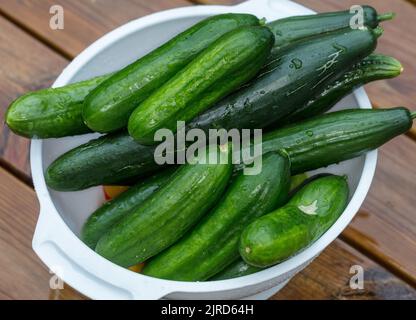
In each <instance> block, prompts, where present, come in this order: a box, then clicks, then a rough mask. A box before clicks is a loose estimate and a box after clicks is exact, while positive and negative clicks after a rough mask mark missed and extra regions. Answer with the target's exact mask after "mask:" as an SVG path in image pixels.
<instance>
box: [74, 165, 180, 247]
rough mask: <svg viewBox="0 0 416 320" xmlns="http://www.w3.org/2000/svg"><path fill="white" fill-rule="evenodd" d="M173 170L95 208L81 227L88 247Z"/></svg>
mask: <svg viewBox="0 0 416 320" xmlns="http://www.w3.org/2000/svg"><path fill="white" fill-rule="evenodd" d="M175 169H176V168H175ZM175 169H173V170H175ZM173 170H172V169H168V170H165V171H162V172H161V173H159V174H156V175H154V176H152V177H150V178H148V179H146V180H143V181H141V182H139V183H137V184H136V185H134V186H133V187H131V188H129V189H128V190H127V191H125V192H123V193H122V194H120V195H119V196H118V197H116V198H114V199H112V200H110V201H107V202H106V203H104V204H103V205H102V206H101V207H100V208H98V209H97V210H95V211H94V212H93V213H92V214H91V216H90V217H89V218H88V219H87V221H86V222H85V224H84V227H83V228H82V232H81V238H82V241H84V243H85V244H86V245H88V246H89V247H90V248H92V249H94V248H95V246H96V245H97V242H98V240H99V239H100V238H101V237H102V236H103V235H104V234H105V233H106V232H107V231H108V230H109V229H110V228H111V227H112V226H113V225H115V224H116V223H117V222H118V221H120V220H121V219H122V218H123V217H125V216H126V215H127V214H128V213H130V212H131V211H132V210H134V209H135V208H136V207H137V206H139V205H140V204H141V203H142V202H143V201H145V200H146V199H147V198H149V197H150V196H151V195H152V194H153V193H154V192H155V191H156V190H158V189H159V188H160V187H161V186H163V185H164V184H166V182H167V181H168V180H169V178H170V177H171V176H172V174H173Z"/></svg>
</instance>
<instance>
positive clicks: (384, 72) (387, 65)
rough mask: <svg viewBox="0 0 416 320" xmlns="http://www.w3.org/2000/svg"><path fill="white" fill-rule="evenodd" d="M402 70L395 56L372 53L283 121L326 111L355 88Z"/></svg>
mask: <svg viewBox="0 0 416 320" xmlns="http://www.w3.org/2000/svg"><path fill="white" fill-rule="evenodd" d="M402 71H403V67H402V65H401V63H400V62H399V61H397V60H396V59H394V58H393V57H389V56H385V55H382V54H371V55H369V56H368V57H366V58H365V59H364V60H362V61H360V62H358V63H357V64H356V65H355V66H353V67H352V68H351V70H350V71H348V72H346V73H344V74H342V75H341V76H340V77H338V78H337V79H336V80H335V81H334V82H332V83H330V84H329V85H328V86H327V87H326V88H325V89H324V90H323V91H322V92H321V93H319V94H318V95H317V96H315V97H314V98H312V99H311V100H309V101H308V102H307V103H306V104H305V105H304V106H303V107H301V108H298V109H296V110H295V111H294V112H293V113H292V114H290V115H289V116H288V117H287V118H285V119H283V120H282V123H292V122H295V121H299V120H302V119H307V118H310V117H312V116H316V115H319V114H321V113H324V112H326V111H328V110H330V109H331V108H332V107H333V106H334V105H335V104H336V103H337V102H339V101H340V100H341V99H342V98H344V97H345V96H346V95H347V94H349V93H351V92H352V91H353V90H354V89H355V88H357V87H360V86H362V85H364V84H366V83H369V82H372V81H376V80H381V79H388V78H394V77H397V76H398V75H400V73H401V72H402Z"/></svg>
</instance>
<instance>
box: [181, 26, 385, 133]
mask: <svg viewBox="0 0 416 320" xmlns="http://www.w3.org/2000/svg"><path fill="white" fill-rule="evenodd" d="M378 35H379V32H378V30H377V31H376V32H374V31H373V30H371V29H363V30H352V29H345V30H342V31H338V32H333V33H329V34H326V35H324V36H321V37H317V38H313V39H306V40H302V41H300V42H296V43H294V44H292V45H290V46H287V47H285V48H284V49H282V50H280V51H279V52H278V54H277V55H275V57H274V58H275V60H274V62H271V63H270V64H269V65H267V66H266V67H265V69H264V70H262V72H261V74H260V76H258V77H257V78H256V79H255V80H254V81H252V82H251V83H250V84H249V85H247V86H245V87H243V88H241V89H240V90H239V91H237V92H235V93H233V94H231V95H229V96H228V97H226V98H225V99H223V100H221V101H220V102H219V103H218V104H216V105H215V106H214V107H213V108H211V109H209V110H207V111H206V112H204V113H203V114H201V115H199V116H198V117H196V118H195V119H193V120H192V121H191V122H190V123H189V124H188V128H200V129H203V130H205V131H208V130H209V129H210V128H224V129H227V130H230V129H232V128H237V129H242V128H265V127H267V126H270V125H272V124H275V123H276V122H278V121H279V120H281V119H282V118H284V117H285V116H287V115H289V114H291V113H293V112H295V111H296V109H297V108H300V107H302V106H303V105H305V104H306V103H307V102H308V101H309V100H310V98H311V96H315V95H317V94H319V93H320V92H322V90H323V89H324V88H325V87H326V86H327V85H328V83H331V82H332V81H333V79H334V78H337V77H339V76H340V75H341V74H343V73H345V72H346V71H347V70H349V69H350V68H351V66H352V65H353V64H354V63H356V62H358V61H360V60H362V59H363V58H364V57H366V56H368V55H369V54H370V53H371V52H372V51H373V50H374V49H375V47H376V44H377V36H378Z"/></svg>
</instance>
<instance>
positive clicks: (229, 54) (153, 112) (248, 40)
mask: <svg viewBox="0 0 416 320" xmlns="http://www.w3.org/2000/svg"><path fill="white" fill-rule="evenodd" d="M273 42H274V38H273V34H272V33H271V32H270V30H269V29H268V28H266V27H244V28H239V29H237V30H233V31H231V32H229V33H227V34H225V35H224V36H222V37H221V38H220V39H218V40H217V41H215V42H214V43H212V44H211V45H210V46H209V47H208V48H207V49H206V50H204V51H203V52H202V53H201V54H200V55H199V56H198V57H196V58H195V59H194V60H193V61H192V62H190V63H189V64H188V65H187V66H186V67H185V68H183V69H182V70H181V71H180V72H179V73H177V74H176V75H175V76H174V77H173V78H172V79H170V80H169V81H168V82H166V83H165V84H164V85H162V86H161V87H160V88H159V89H158V90H156V91H155V92H154V93H153V94H152V95H151V96H150V97H149V98H148V99H146V100H145V101H144V102H142V103H141V104H140V105H139V106H138V108H137V109H135V110H134V112H133V113H132V115H131V116H130V119H129V123H128V130H129V134H130V135H131V136H132V137H133V138H135V139H136V140H137V141H139V142H140V143H143V144H154V143H155V141H154V134H155V132H156V131H157V130H159V129H170V130H172V131H173V132H175V131H176V126H177V121H188V120H191V119H192V118H194V117H195V116H196V115H198V114H200V113H201V112H202V111H204V110H205V109H207V108H209V107H211V106H212V105H213V104H214V103H216V102H217V101H218V100H219V99H221V98H223V97H224V96H225V95H227V94H229V93H230V92H232V91H234V90H235V89H236V88H238V87H239V86H241V85H242V84H244V83H245V82H246V81H247V80H249V79H251V78H252V77H253V76H255V75H256V73H257V72H258V71H259V70H260V68H261V67H262V66H263V64H264V63H265V61H266V59H267V58H268V56H269V54H270V50H271V48H272V45H273Z"/></svg>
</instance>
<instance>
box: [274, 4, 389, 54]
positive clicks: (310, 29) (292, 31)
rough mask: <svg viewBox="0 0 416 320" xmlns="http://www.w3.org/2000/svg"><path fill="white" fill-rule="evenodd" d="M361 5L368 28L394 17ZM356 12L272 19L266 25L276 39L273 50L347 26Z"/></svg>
mask: <svg viewBox="0 0 416 320" xmlns="http://www.w3.org/2000/svg"><path fill="white" fill-rule="evenodd" d="M361 7H362V8H363V13H364V19H363V22H364V25H365V26H368V27H370V28H376V27H377V26H378V24H379V22H382V21H386V20H391V19H392V18H393V17H394V14H393V13H386V14H382V15H378V13H377V11H376V10H375V9H374V8H373V7H370V6H365V5H363V6H361ZM356 14H357V12H353V13H351V12H350V10H346V11H335V12H326V13H319V14H312V15H304V16H293V17H287V18H283V19H279V20H276V21H272V22H270V23H268V24H267V26H268V27H269V28H270V30H272V32H273V34H274V36H275V39H276V42H275V47H274V48H273V50H279V49H281V48H282V47H284V46H286V45H288V44H290V43H293V42H295V41H298V40H300V39H305V38H309V37H312V36H315V35H318V34H325V33H328V32H333V31H337V30H340V29H344V28H349V27H350V25H351V21H352V22H354V21H356V19H354V16H356Z"/></svg>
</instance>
